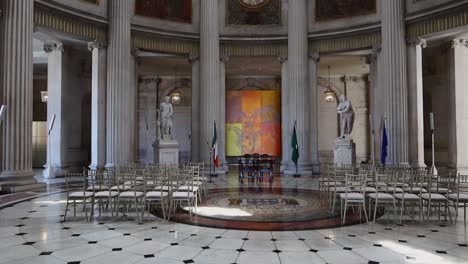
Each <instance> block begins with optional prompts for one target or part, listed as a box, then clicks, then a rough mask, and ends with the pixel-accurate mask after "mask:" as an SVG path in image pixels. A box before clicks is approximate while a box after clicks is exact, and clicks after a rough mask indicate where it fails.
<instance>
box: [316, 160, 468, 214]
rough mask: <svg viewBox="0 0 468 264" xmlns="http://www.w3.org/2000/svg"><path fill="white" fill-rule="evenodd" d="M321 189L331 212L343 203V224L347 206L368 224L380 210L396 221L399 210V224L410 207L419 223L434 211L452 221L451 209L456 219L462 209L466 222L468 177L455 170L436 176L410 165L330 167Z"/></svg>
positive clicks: (320, 184)
mask: <svg viewBox="0 0 468 264" xmlns="http://www.w3.org/2000/svg"><path fill="white" fill-rule="evenodd" d="M319 189H320V193H321V197H322V199H323V200H324V201H326V202H328V203H329V204H330V210H331V211H332V212H334V211H335V208H336V207H337V205H336V204H337V201H340V214H341V216H342V222H343V223H344V222H345V221H346V212H347V209H348V207H353V208H354V207H358V208H359V209H360V210H361V211H363V212H364V216H365V218H366V221H368V216H367V215H368V213H369V214H371V215H373V220H374V221H375V220H376V218H377V212H378V211H379V208H381V209H383V210H384V212H389V211H391V212H393V218H394V221H396V219H397V217H396V215H397V212H398V209H399V210H400V212H399V221H400V222H401V221H402V218H403V215H404V213H405V212H408V209H409V208H411V209H412V210H411V212H412V216H413V215H414V211H415V209H416V208H417V209H418V214H419V220H420V221H422V222H424V221H426V220H428V219H430V217H431V216H433V215H434V210H435V209H437V215H438V219H439V220H440V216H441V212H443V213H444V217H445V219H446V218H447V215H448V216H449V218H450V221H452V214H451V209H455V217H458V209H459V207H460V206H462V207H463V208H464V220H465V222H466V205H467V204H468V175H462V174H460V173H458V174H457V173H456V172H455V171H446V172H444V173H443V174H441V175H439V176H434V175H432V174H431V173H429V170H427V169H426V168H418V167H409V166H392V167H376V168H372V167H369V166H363V167H352V166H344V167H336V166H330V167H329V168H328V174H325V175H322V176H321V178H320V180H319ZM397 208H398V209H397ZM442 209H443V210H442Z"/></svg>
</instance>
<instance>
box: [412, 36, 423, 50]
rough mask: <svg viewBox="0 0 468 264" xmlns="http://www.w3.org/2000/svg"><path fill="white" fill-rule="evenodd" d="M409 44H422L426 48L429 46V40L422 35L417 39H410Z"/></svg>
mask: <svg viewBox="0 0 468 264" xmlns="http://www.w3.org/2000/svg"><path fill="white" fill-rule="evenodd" d="M408 45H412V46H421V48H425V47H427V41H426V40H425V39H423V38H421V37H417V38H416V39H413V40H409V41H408Z"/></svg>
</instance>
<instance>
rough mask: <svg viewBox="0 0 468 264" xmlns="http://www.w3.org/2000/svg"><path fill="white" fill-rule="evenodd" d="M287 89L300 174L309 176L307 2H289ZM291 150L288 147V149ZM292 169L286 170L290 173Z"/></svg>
mask: <svg viewBox="0 0 468 264" xmlns="http://www.w3.org/2000/svg"><path fill="white" fill-rule="evenodd" d="M288 22H289V23H288V89H289V94H288V96H289V98H288V105H289V116H288V118H289V121H290V123H289V124H290V127H289V129H290V131H292V129H293V126H294V123H295V122H296V132H297V139H298V145H299V161H298V168H299V173H300V174H311V173H312V166H311V160H310V138H309V137H310V118H309V115H310V113H309V112H310V96H309V95H310V88H309V58H308V41H307V1H306V0H294V1H289V13H288ZM290 147H291V146H290ZM293 171H294V168H293V167H291V168H288V170H287V171H286V173H291V172H293Z"/></svg>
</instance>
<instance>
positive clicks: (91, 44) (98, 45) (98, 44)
mask: <svg viewBox="0 0 468 264" xmlns="http://www.w3.org/2000/svg"><path fill="white" fill-rule="evenodd" d="M104 48H107V46H106V44H104V43H102V42H101V41H98V40H94V41H91V42H88V50H89V51H93V49H104Z"/></svg>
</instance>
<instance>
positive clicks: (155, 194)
mask: <svg viewBox="0 0 468 264" xmlns="http://www.w3.org/2000/svg"><path fill="white" fill-rule="evenodd" d="M168 195H169V194H168V193H167V192H156V191H151V192H147V193H146V196H145V197H146V198H147V199H148V198H149V199H151V198H161V197H167V196H168Z"/></svg>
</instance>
